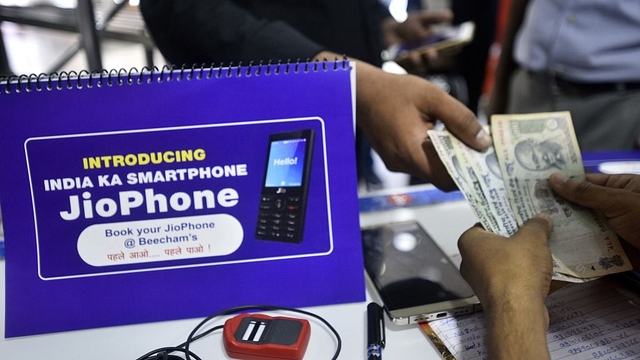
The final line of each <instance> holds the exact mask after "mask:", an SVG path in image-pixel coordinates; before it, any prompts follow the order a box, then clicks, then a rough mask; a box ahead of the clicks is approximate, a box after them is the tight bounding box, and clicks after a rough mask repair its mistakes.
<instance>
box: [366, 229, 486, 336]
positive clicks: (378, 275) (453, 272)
mask: <svg viewBox="0 0 640 360" xmlns="http://www.w3.org/2000/svg"><path fill="white" fill-rule="evenodd" d="M362 245H363V251H364V265H365V270H366V273H367V277H368V279H369V281H370V282H371V284H372V285H373V287H374V288H375V290H376V292H377V295H378V297H379V299H380V300H381V301H382V303H383V304H384V308H385V311H386V313H387V315H388V316H389V318H390V319H391V320H392V321H393V322H394V323H395V324H399V325H408V324H414V323H418V322H424V321H432V320H436V319H442V318H446V317H452V316H457V315H463V314H470V313H473V312H476V311H479V310H481V309H482V307H481V306H480V301H479V300H478V298H477V297H476V296H475V294H474V293H473V290H472V289H471V287H470V286H469V284H467V282H466V281H465V280H464V278H463V277H462V275H460V271H459V270H458V268H457V267H456V266H455V265H454V264H453V263H452V262H451V260H450V259H449V258H448V257H447V256H446V255H445V253H444V252H443V251H442V250H441V249H440V247H438V245H437V244H436V243H435V242H434V241H433V239H432V238H431V236H429V234H428V233H427V232H426V231H425V230H424V229H423V228H422V226H421V225H420V224H419V223H418V222H417V221H413V220H412V221H407V222H394V223H390V224H385V225H377V226H373V227H369V228H363V229H362Z"/></svg>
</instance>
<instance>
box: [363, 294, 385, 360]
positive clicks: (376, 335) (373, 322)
mask: <svg viewBox="0 0 640 360" xmlns="http://www.w3.org/2000/svg"><path fill="white" fill-rule="evenodd" d="M385 341H386V340H385V332H384V313H383V310H382V307H381V306H380V305H378V304H376V303H374V302H372V303H369V305H367V360H374V359H377V360H380V359H382V349H384V346H385Z"/></svg>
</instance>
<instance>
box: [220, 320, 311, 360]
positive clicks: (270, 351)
mask: <svg viewBox="0 0 640 360" xmlns="http://www.w3.org/2000/svg"><path fill="white" fill-rule="evenodd" d="M310 336H311V327H310V325H309V321H307V320H304V319H297V318H291V317H283V316H276V317H271V316H267V315H263V314H240V315H237V316H235V317H233V318H231V319H229V320H227V321H226V322H225V323H224V330H223V341H224V348H225V350H226V352H227V355H228V356H229V357H231V358H233V359H242V360H301V359H302V357H303V356H304V353H305V351H306V350H307V346H308V345H309V337H310Z"/></svg>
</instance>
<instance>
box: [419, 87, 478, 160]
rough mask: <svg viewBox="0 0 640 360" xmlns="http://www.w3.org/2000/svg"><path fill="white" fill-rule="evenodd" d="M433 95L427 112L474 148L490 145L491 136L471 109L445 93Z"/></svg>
mask: <svg viewBox="0 0 640 360" xmlns="http://www.w3.org/2000/svg"><path fill="white" fill-rule="evenodd" d="M434 95H435V96H436V97H435V98H434V101H433V102H431V103H430V106H431V109H430V111H428V113H430V114H432V115H433V116H435V117H436V118H437V119H439V120H441V121H442V122H443V123H444V125H445V126H446V128H447V130H449V132H451V133H452V134H453V135H455V136H456V137H457V138H459V139H460V140H462V142H464V143H465V144H467V145H468V146H470V147H471V148H473V149H475V150H478V151H483V150H485V149H487V148H489V147H490V146H491V136H489V134H488V133H487V132H486V131H485V130H484V129H483V128H482V125H480V123H479V122H478V119H477V118H476V116H475V115H474V114H473V112H472V111H471V110H469V109H468V108H467V107H466V106H464V105H463V104H462V103H460V102H458V101H457V100H456V99H454V98H453V97H451V96H450V95H449V94H447V93H444V92H441V93H436V94H434Z"/></svg>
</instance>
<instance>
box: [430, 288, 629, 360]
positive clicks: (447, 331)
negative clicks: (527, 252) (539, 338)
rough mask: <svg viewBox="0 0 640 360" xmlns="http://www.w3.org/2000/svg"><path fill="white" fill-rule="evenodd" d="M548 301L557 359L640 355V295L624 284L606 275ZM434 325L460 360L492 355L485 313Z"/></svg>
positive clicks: (552, 345) (551, 349) (552, 350)
mask: <svg viewBox="0 0 640 360" xmlns="http://www.w3.org/2000/svg"><path fill="white" fill-rule="evenodd" d="M546 304H547V308H548V309H549V317H550V325H549V330H548V331H547V342H548V344H549V352H550V353H551V358H552V359H571V360H583V359H602V360H622V359H640V296H639V295H638V294H637V293H635V292H632V291H630V290H628V288H626V287H624V286H623V285H621V284H620V283H617V282H615V281H612V280H610V279H600V280H596V281H592V282H589V283H584V284H572V285H568V286H566V287H565V288H563V289H561V290H559V291H557V292H555V293H554V294H552V295H550V296H549V297H548V298H547V301H546ZM429 326H430V327H431V328H432V330H433V332H434V333H435V334H437V335H438V337H439V338H440V339H441V340H442V342H443V343H444V344H445V346H446V347H447V348H448V349H449V351H450V352H451V353H452V354H453V356H455V358H456V359H457V360H467V359H487V351H486V350H487V349H486V346H485V345H486V341H485V335H486V329H485V322H484V315H483V314H482V313H478V314H472V315H468V316H464V317H459V318H450V319H442V320H437V321H433V322H430V323H429ZM425 332H427V330H425Z"/></svg>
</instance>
